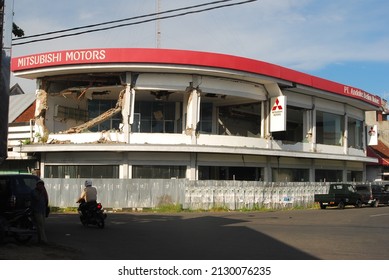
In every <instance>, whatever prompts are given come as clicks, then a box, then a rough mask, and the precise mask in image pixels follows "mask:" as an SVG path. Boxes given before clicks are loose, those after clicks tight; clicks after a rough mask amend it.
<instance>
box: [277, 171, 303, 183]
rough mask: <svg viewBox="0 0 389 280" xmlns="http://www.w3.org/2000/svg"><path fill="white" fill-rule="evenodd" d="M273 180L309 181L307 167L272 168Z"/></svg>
mask: <svg viewBox="0 0 389 280" xmlns="http://www.w3.org/2000/svg"><path fill="white" fill-rule="evenodd" d="M272 178H273V182H309V169H299V168H273V169H272Z"/></svg>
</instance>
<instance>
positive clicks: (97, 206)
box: [78, 200, 107, 228]
mask: <svg viewBox="0 0 389 280" xmlns="http://www.w3.org/2000/svg"><path fill="white" fill-rule="evenodd" d="M78 203H80V205H79V206H78V214H79V216H80V221H81V224H82V225H84V226H88V225H96V226H97V227H99V228H104V226H105V219H106V218H107V214H106V213H104V211H105V210H104V208H103V206H102V205H101V203H100V202H98V203H97V202H96V203H93V204H87V203H86V202H85V200H81V201H79V202H78Z"/></svg>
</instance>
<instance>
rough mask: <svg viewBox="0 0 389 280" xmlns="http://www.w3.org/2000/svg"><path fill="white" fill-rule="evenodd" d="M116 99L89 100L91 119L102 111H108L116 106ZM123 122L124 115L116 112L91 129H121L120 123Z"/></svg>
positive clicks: (95, 130)
mask: <svg viewBox="0 0 389 280" xmlns="http://www.w3.org/2000/svg"><path fill="white" fill-rule="evenodd" d="M116 102H117V101H116V100H98V99H94V100H90V101H89V102H88V114H89V120H92V119H94V118H96V117H98V116H100V115H101V114H102V113H104V112H106V111H108V110H109V109H111V108H115V106H116ZM121 122H122V115H121V114H120V113H119V114H116V115H114V116H112V117H111V118H110V119H109V120H106V121H104V122H102V123H100V124H97V125H96V126H94V127H92V128H90V131H94V132H97V131H103V130H107V131H109V130H111V129H116V130H119V126H120V123H121Z"/></svg>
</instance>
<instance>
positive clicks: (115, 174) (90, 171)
mask: <svg viewBox="0 0 389 280" xmlns="http://www.w3.org/2000/svg"><path fill="white" fill-rule="evenodd" d="M45 177H47V178H119V166H118V165H46V166H45Z"/></svg>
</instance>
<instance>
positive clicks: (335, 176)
mask: <svg viewBox="0 0 389 280" xmlns="http://www.w3.org/2000/svg"><path fill="white" fill-rule="evenodd" d="M342 174H343V172H342V170H330V169H316V170H315V181H316V182H341V181H343V176H342Z"/></svg>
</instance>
